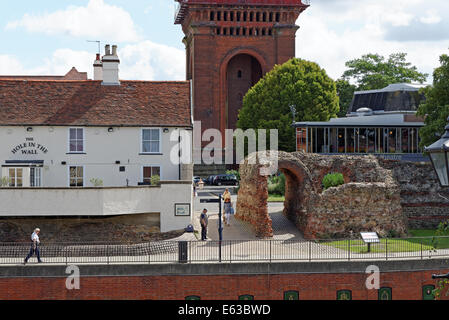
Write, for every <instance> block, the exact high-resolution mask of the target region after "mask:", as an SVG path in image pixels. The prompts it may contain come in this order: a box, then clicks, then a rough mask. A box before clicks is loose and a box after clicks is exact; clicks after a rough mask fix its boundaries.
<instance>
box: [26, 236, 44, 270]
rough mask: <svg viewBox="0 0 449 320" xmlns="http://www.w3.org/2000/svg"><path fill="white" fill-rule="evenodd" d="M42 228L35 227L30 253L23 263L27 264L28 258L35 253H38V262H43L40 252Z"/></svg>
mask: <svg viewBox="0 0 449 320" xmlns="http://www.w3.org/2000/svg"><path fill="white" fill-rule="evenodd" d="M40 232H41V230H40V229H39V228H36V229H34V232H33V234H32V235H31V249H30V253H28V255H27V257H26V258H25V259H24V260H23V264H27V262H28V260H29V259H30V258H31V257H32V256H33V254H36V256H37V262H38V263H42V260H41V256H40V252H39V245H40V243H41V242H40V240H39V233H40Z"/></svg>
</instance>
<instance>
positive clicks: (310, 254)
mask: <svg viewBox="0 0 449 320" xmlns="http://www.w3.org/2000/svg"><path fill="white" fill-rule="evenodd" d="M308 243H309V262H312V241H311V240H309V241H308Z"/></svg>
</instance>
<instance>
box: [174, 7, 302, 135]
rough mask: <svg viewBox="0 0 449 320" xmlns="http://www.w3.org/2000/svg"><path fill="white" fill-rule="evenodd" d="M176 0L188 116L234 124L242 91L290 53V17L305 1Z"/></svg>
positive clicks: (218, 125) (211, 124) (206, 123)
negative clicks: (189, 89)
mask: <svg viewBox="0 0 449 320" xmlns="http://www.w3.org/2000/svg"><path fill="white" fill-rule="evenodd" d="M176 1H177V2H178V4H177V5H178V8H177V10H176V14H175V23H176V24H181V25H182V29H183V31H184V34H185V38H184V40H183V42H184V44H185V46H186V59H187V61H186V62H187V70H186V73H187V80H193V81H192V82H193V102H194V119H195V121H201V122H202V130H203V131H204V130H205V129H208V128H215V129H219V130H220V131H221V132H222V133H224V130H225V129H234V128H235V127H236V121H237V118H238V111H239V110H240V108H241V107H242V100H243V97H244V95H245V94H246V93H247V91H248V90H249V89H250V88H251V87H252V86H253V85H254V84H255V83H257V82H258V81H259V80H260V78H261V77H262V76H263V75H264V74H265V73H267V72H268V71H270V70H271V69H272V68H273V67H274V66H275V65H276V64H282V63H284V62H286V61H287V60H289V59H290V58H292V57H294V56H295V36H296V31H297V30H298V28H299V27H298V26H297V25H296V21H297V19H298V17H299V15H300V14H301V13H302V12H303V11H304V10H306V9H307V8H308V6H309V0H307V1H306V0H302V1H301V0H176ZM223 136H224V135H223Z"/></svg>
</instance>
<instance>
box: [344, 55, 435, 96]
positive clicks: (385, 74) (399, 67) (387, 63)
mask: <svg viewBox="0 0 449 320" xmlns="http://www.w3.org/2000/svg"><path fill="white" fill-rule="evenodd" d="M406 57H407V54H406V53H393V54H391V55H390V56H389V58H388V59H386V58H385V57H383V56H381V55H379V54H372V53H369V54H366V55H363V56H362V57H361V58H358V59H354V60H350V61H348V62H346V67H347V68H348V69H347V70H346V71H345V72H344V73H343V79H344V80H348V81H349V80H354V81H355V82H356V84H357V87H358V90H374V89H382V88H385V87H386V86H388V85H389V84H392V83H404V82H405V83H411V82H419V83H423V82H424V81H426V79H427V76H428V74H425V73H421V72H419V71H418V69H417V68H416V67H415V66H412V64H411V63H410V62H407V61H406Z"/></svg>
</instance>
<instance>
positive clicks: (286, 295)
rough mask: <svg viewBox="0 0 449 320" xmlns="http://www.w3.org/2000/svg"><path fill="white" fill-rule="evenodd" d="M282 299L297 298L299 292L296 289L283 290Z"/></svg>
mask: <svg viewBox="0 0 449 320" xmlns="http://www.w3.org/2000/svg"><path fill="white" fill-rule="evenodd" d="M284 300H299V292H298V291H285V292H284Z"/></svg>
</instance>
